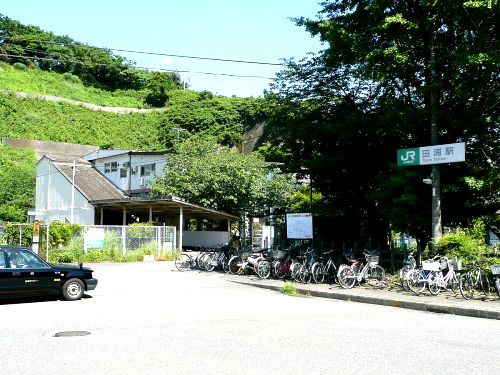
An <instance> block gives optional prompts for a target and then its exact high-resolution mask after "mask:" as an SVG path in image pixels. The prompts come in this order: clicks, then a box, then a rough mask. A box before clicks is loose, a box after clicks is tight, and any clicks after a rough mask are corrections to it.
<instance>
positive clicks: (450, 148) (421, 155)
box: [397, 133, 465, 246]
mask: <svg viewBox="0 0 500 375" xmlns="http://www.w3.org/2000/svg"><path fill="white" fill-rule="evenodd" d="M436 134H437V133H436ZM434 140H437V137H432V141H433V142H434ZM397 161H398V166H400V167H407V166H413V165H431V166H432V173H431V176H430V178H428V179H425V180H424V182H425V181H429V182H426V183H430V184H432V240H433V246H434V245H435V243H436V241H437V240H438V239H439V237H441V235H442V227H441V174H440V171H439V166H438V165H437V164H446V163H457V162H462V161H465V143H464V142H462V143H449V144H445V145H433V146H425V147H415V148H405V149H400V150H398V151H397Z"/></svg>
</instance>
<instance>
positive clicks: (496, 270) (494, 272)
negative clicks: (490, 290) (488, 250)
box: [491, 264, 500, 298]
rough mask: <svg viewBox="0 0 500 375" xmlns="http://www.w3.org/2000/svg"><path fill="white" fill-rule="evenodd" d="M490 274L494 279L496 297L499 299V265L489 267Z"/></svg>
mask: <svg viewBox="0 0 500 375" xmlns="http://www.w3.org/2000/svg"><path fill="white" fill-rule="evenodd" d="M491 274H492V275H493V276H496V277H495V289H496V290H497V294H498V297H499V298H500V264H494V265H492V266H491Z"/></svg>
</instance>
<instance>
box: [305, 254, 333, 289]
mask: <svg viewBox="0 0 500 375" xmlns="http://www.w3.org/2000/svg"><path fill="white" fill-rule="evenodd" d="M332 253H333V250H330V251H326V252H324V253H323V255H329V254H332ZM337 272H338V269H337V266H336V265H335V261H334V260H333V258H332V256H331V255H330V256H329V257H328V260H327V261H326V264H324V263H323V261H322V260H321V259H320V260H319V261H317V262H315V263H314V264H313V265H312V267H311V274H312V278H313V280H314V282H315V283H318V284H320V283H322V282H323V281H325V278H326V279H328V282H330V283H332V282H337Z"/></svg>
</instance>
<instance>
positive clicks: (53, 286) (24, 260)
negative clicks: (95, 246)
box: [0, 246, 97, 301]
mask: <svg viewBox="0 0 500 375" xmlns="http://www.w3.org/2000/svg"><path fill="white" fill-rule="evenodd" d="M92 272H93V271H92V270H91V269H90V268H87V267H83V266H82V264H80V265H78V266H77V265H52V264H49V263H47V262H45V261H44V260H43V259H41V258H40V257H39V256H38V255H37V254H35V253H34V252H32V251H31V250H30V249H28V248H25V247H17V246H0V298H2V297H23V296H39V295H48V294H56V295H60V294H62V295H63V297H64V298H65V299H66V300H68V301H74V300H77V299H80V298H82V296H83V293H84V292H85V291H87V290H94V289H95V288H96V286H97V279H94V278H93V277H92Z"/></svg>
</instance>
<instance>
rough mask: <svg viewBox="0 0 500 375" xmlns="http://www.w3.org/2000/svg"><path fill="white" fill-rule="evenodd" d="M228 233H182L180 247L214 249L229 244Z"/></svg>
mask: <svg viewBox="0 0 500 375" xmlns="http://www.w3.org/2000/svg"><path fill="white" fill-rule="evenodd" d="M229 235H230V233H229V232H215V231H184V232H182V246H183V247H184V246H187V247H190V246H205V247H216V246H217V245H219V244H225V243H228V242H229V239H230V237H229Z"/></svg>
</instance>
